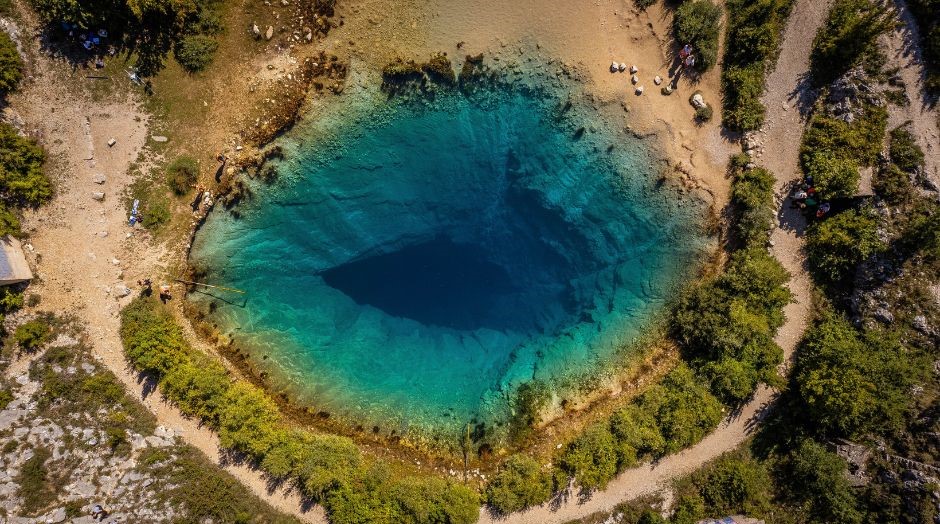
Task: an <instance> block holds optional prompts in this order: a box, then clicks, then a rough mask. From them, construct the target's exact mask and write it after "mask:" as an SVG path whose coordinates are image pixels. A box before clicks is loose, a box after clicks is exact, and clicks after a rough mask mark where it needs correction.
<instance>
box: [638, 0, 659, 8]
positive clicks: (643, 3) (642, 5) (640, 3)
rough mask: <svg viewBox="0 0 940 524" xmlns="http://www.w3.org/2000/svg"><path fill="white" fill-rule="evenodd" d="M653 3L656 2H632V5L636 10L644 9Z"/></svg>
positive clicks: (653, 0) (640, 0)
mask: <svg viewBox="0 0 940 524" xmlns="http://www.w3.org/2000/svg"><path fill="white" fill-rule="evenodd" d="M655 3H656V0H633V5H635V6H636V7H637V9H646V8H648V7H649V6H651V5H653V4H655Z"/></svg>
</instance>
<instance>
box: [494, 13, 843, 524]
mask: <svg viewBox="0 0 940 524" xmlns="http://www.w3.org/2000/svg"><path fill="white" fill-rule="evenodd" d="M829 5H830V2H829V1H819V0H797V2H796V5H795V6H794V8H793V13H792V15H791V17H790V20H789V22H788V23H787V28H786V31H785V33H784V37H783V43H782V46H781V53H780V57H779V59H778V62H777V66H776V68H775V70H774V71H773V72H772V73H771V74H770V75H769V76H768V78H767V92H766V93H765V95H764V97H763V100H762V101H763V103H764V105H765V106H766V107H767V124H766V125H765V129H764V131H765V132H766V135H767V136H771V137H775V138H776V139H775V140H771V141H767V142H766V143H765V145H764V153H763V156H762V158H761V159H760V161H759V162H760V164H762V165H763V166H764V167H767V168H768V169H771V170H772V171H773V172H774V174H775V176H776V177H777V190H778V195H780V199H779V200H781V201H782V200H783V196H785V195H786V188H787V186H788V184H789V183H790V182H791V181H792V180H793V179H795V178H797V176H798V171H797V165H798V162H797V161H798V155H799V142H800V136H801V135H802V132H803V125H804V123H805V120H806V116H807V115H806V113H807V111H808V109H809V108H811V106H812V97H813V93H812V92H811V91H809V89H808V88H807V86H806V83H805V78H806V74H807V71H808V69H809V53H810V49H811V46H812V40H813V39H812V38H811V36H807V35H815V34H816V30H817V29H818V28H819V27H820V26H822V24H823V21H824V20H825V16H826V13H827V12H828V9H829ZM762 134H764V133H762ZM779 219H780V224H779V227H777V228H776V229H775V230H774V231H773V234H772V235H771V240H772V242H773V244H774V246H773V252H774V256H776V257H777V258H778V259H779V260H780V261H781V263H782V264H783V265H784V267H786V268H787V270H789V271H790V273H791V274H792V279H791V280H790V284H789V285H790V290H791V291H792V292H793V295H794V297H795V300H796V301H795V302H794V303H792V304H790V305H789V306H787V307H786V309H785V313H786V316H787V321H786V323H785V324H784V325H783V327H781V328H780V331H779V333H778V334H777V337H776V341H777V343H778V344H780V346H781V347H782V348H783V350H784V354H785V360H786V362H787V363H788V364H789V362H790V360H791V358H792V356H793V351H794V350H795V348H796V345H797V342H798V341H799V339H800V337H801V336H802V334H803V330H804V329H805V327H806V322H807V320H808V317H809V305H810V283H809V278H808V276H807V274H806V271H805V269H804V258H803V252H802V247H803V239H802V229H803V228H802V226H801V225H800V224H801V221H800V219H801V217H800V216H799V214H798V213H793V212H791V210H790V209H789V207H788V206H783V211H782V212H781V213H780V215H779ZM775 395H776V393H775V392H774V391H773V390H771V389H768V388H760V389H759V390H758V391H757V392H756V393H755V395H754V398H753V400H751V401H750V402H749V403H748V404H747V405H746V406H745V407H744V408H743V409H742V410H741V412H740V413H737V414H735V416H733V417H731V418H728V419H726V420H725V421H724V422H722V424H721V426H720V427H719V428H718V429H716V430H715V431H714V432H713V433H712V434H710V435H709V436H707V437H705V439H703V440H702V441H701V442H699V443H698V444H696V445H695V446H692V447H691V448H689V449H687V450H685V451H683V452H681V453H678V454H675V455H670V456H668V457H666V458H664V459H663V460H661V461H659V462H658V463H656V464H655V465H644V466H641V467H638V468H633V469H630V470H627V471H625V472H623V473H622V474H620V476H618V477H617V478H616V479H614V480H613V481H612V482H611V483H610V484H609V485H608V486H607V488H606V489H605V490H603V491H600V492H598V493H595V494H594V495H593V496H592V497H591V498H590V499H589V500H587V501H582V500H580V499H579V498H578V497H577V494H576V493H571V492H569V493H567V494H566V495H567V497H566V498H565V499H563V500H562V501H561V502H560V503H558V504H546V505H543V506H539V507H536V508H532V509H530V510H528V511H524V512H521V513H516V514H513V515H510V516H509V517H508V518H505V519H498V520H497V519H494V518H493V517H492V516H491V515H489V514H487V513H486V512H485V511H484V512H483V513H482V514H481V518H480V522H497V521H498V522H501V523H514V524H516V523H518V524H550V523H556V522H566V521H569V520H572V519H577V518H582V517H585V516H587V515H590V514H592V513H595V512H600V511H610V510H611V509H613V507H614V506H616V505H617V504H618V503H620V502H623V501H626V500H631V499H635V498H637V497H640V496H642V495H646V494H650V493H655V492H657V491H662V490H664V489H666V488H668V483H669V482H670V481H672V480H674V479H676V478H678V477H681V476H683V475H686V474H689V473H691V472H693V471H695V470H696V469H698V468H700V467H701V466H702V465H703V464H705V463H706V462H708V461H709V460H712V459H714V458H716V457H718V456H719V455H721V454H722V453H725V452H728V451H731V450H733V449H734V448H736V447H738V446H739V445H740V444H741V443H742V442H744V440H745V439H746V438H747V437H748V435H749V434H750V433H751V432H752V431H753V430H754V428H755V427H756V425H757V424H758V423H759V422H760V420H761V418H762V416H763V414H764V413H765V408H766V407H767V406H768V405H769V404H771V403H772V402H773V400H774V398H775Z"/></svg>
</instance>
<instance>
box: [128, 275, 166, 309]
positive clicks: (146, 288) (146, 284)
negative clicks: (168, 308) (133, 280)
mask: <svg viewBox="0 0 940 524" xmlns="http://www.w3.org/2000/svg"><path fill="white" fill-rule="evenodd" d="M137 285H138V286H140V292H141V293H142V294H143V295H144V296H145V297H149V296H150V295H152V294H153V281H152V280H150V279H149V278H145V279H143V280H138V281H137ZM172 298H173V295H171V294H170V285H169V284H160V302H163V303H164V304H166V302H167V301H168V300H171V299H172Z"/></svg>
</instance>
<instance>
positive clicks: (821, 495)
mask: <svg viewBox="0 0 940 524" xmlns="http://www.w3.org/2000/svg"><path fill="white" fill-rule="evenodd" d="M847 469H848V464H846V462H845V460H843V459H842V458H841V457H839V456H838V455H836V454H835V453H830V452H828V451H826V449H825V448H824V447H823V446H821V445H819V444H817V443H816V442H813V441H812V440H803V441H802V442H801V443H800V444H799V446H797V447H796V448H795V449H793V450H792V451H791V452H790V453H789V455H788V456H787V457H786V459H785V460H784V462H783V467H782V471H783V472H784V475H785V480H786V483H787V485H788V488H789V489H788V495H789V496H790V497H792V498H794V499H796V500H798V501H800V502H803V503H804V504H805V505H807V506H808V509H809V513H810V515H811V516H812V517H813V520H814V521H816V522H838V523H841V524H858V523H860V522H862V521H863V518H862V514H861V512H860V511H859V508H858V502H857V501H856V499H855V494H854V493H853V489H852V486H851V485H849V482H848V479H847V478H846V476H845V473H846V470H847Z"/></svg>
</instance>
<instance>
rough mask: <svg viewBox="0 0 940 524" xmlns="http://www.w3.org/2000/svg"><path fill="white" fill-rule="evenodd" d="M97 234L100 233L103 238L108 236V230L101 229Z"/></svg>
mask: <svg viewBox="0 0 940 524" xmlns="http://www.w3.org/2000/svg"><path fill="white" fill-rule="evenodd" d="M97 235H98V236H99V237H101V238H108V232H107V231H99V232H98V233H97Z"/></svg>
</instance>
